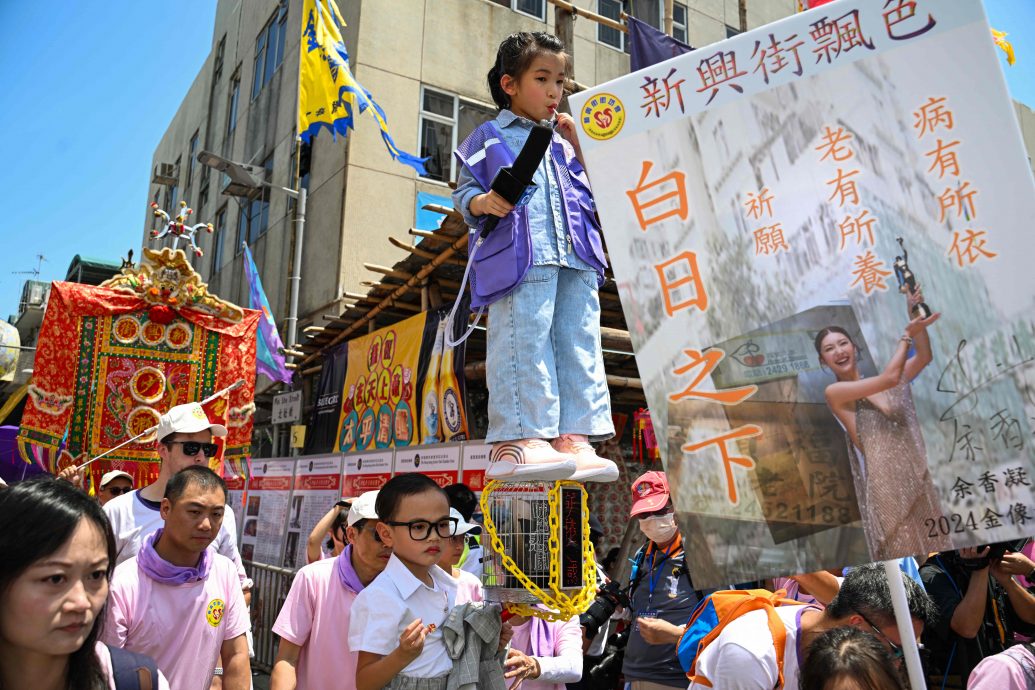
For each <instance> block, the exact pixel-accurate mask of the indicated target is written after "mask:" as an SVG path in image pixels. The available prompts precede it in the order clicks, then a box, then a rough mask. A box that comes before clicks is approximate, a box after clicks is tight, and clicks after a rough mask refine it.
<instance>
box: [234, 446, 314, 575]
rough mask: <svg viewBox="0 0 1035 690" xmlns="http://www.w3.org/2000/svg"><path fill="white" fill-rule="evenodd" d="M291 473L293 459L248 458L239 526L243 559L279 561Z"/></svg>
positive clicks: (282, 545) (281, 553) (290, 485)
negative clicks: (249, 468) (248, 474)
mask: <svg viewBox="0 0 1035 690" xmlns="http://www.w3.org/2000/svg"><path fill="white" fill-rule="evenodd" d="M294 474H295V461H294V459H289V458H284V459H256V460H255V461H253V462H252V474H251V477H249V479H248V500H247V502H246V503H245V511H244V527H243V528H242V529H241V558H243V559H244V560H246V561H258V562H259V563H268V564H271V565H280V564H281V559H282V558H283V554H284V542H285V536H284V534H285V530H284V528H285V527H286V526H287V517H288V503H289V501H290V498H291V487H292V485H293V483H294V482H293V479H294ZM306 536H308V534H307V535H306ZM296 539H297V537H296Z"/></svg>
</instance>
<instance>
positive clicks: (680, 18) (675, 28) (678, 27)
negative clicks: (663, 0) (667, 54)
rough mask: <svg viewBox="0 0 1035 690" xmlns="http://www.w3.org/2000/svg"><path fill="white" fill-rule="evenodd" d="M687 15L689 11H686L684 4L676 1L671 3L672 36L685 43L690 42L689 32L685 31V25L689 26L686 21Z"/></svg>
mask: <svg viewBox="0 0 1035 690" xmlns="http://www.w3.org/2000/svg"><path fill="white" fill-rule="evenodd" d="M688 16H689V13H688V12H687V9H686V5H681V4H679V3H678V2H676V3H673V4H672V38H674V39H676V40H677V41H682V42H683V43H687V44H689V43H690V41H689V36H690V34H688V33H687V27H688V26H689V24H688V22H687V17H688Z"/></svg>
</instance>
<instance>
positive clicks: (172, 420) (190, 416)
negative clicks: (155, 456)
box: [155, 402, 226, 441]
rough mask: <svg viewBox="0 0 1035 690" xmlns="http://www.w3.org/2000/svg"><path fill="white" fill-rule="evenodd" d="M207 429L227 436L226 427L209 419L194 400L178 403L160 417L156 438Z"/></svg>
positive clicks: (215, 433) (213, 433) (218, 434)
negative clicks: (182, 403) (184, 403)
mask: <svg viewBox="0 0 1035 690" xmlns="http://www.w3.org/2000/svg"><path fill="white" fill-rule="evenodd" d="M206 429H208V430H209V431H211V432H212V435H213V436H226V427H225V426H223V425H222V424H213V423H212V422H210V421H208V415H207V414H205V410H203V409H202V408H201V404H200V403H196V402H192V403H187V404H186V405H177V406H176V407H173V408H171V409H170V410H169V411H168V412H166V413H165V414H163V415H162V416H161V417H159V418H158V432H157V434H156V436H155V438H157V439H158V440H159V441H161V440H164V439H165V438H167V437H169V436H171V435H172V434H193V433H194V432H196V431H205V430H206Z"/></svg>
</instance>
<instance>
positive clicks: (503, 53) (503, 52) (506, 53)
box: [488, 31, 567, 110]
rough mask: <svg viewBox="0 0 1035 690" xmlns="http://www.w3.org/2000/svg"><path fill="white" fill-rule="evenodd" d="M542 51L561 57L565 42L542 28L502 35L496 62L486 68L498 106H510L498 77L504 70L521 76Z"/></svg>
mask: <svg viewBox="0 0 1035 690" xmlns="http://www.w3.org/2000/svg"><path fill="white" fill-rule="evenodd" d="M543 53H555V54H559V55H561V56H562V57H565V58H566V57H567V56H566V55H565V54H564V44H563V43H561V40H560V39H559V38H557V37H556V36H554V35H553V34H548V33H546V32H545V31H519V32H518V33H516V34H511V35H509V36H507V37H506V38H504V39H503V42H502V43H500V47H499V50H497V51H496V64H495V65H493V66H492V69H490V70H489V75H488V81H489V93H490V94H492V100H493V101H494V102H495V103H496V107H498V108H499V109H500V110H503V109H504V108H509V107H510V96H508V95H507V93H506V92H505V91H504V90H503V87H502V86H500V79H502V78H503V75H505V74H507V75H510V76H511V77H513V78H514V79H520V78H521V75H522V74H524V73H525V72H526V71H527V70H528V68H529V66H530V65H531V64H532V60H534V59H535V58H536V56H538V55H541V54H543Z"/></svg>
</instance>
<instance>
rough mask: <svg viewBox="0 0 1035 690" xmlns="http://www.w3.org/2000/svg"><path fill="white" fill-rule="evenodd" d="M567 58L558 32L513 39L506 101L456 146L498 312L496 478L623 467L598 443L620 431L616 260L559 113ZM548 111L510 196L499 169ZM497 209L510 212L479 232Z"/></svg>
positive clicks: (475, 278)
mask: <svg viewBox="0 0 1035 690" xmlns="http://www.w3.org/2000/svg"><path fill="white" fill-rule="evenodd" d="M566 60H567V56H566V55H565V53H564V46H563V45H562V44H561V42H560V41H559V40H558V39H557V38H556V37H555V36H552V35H550V34H547V33H543V32H531V33H530V32H521V33H516V34H512V35H510V36H508V37H507V38H506V39H504V41H503V43H501V44H500V47H499V50H498V52H497V54H496V64H495V65H494V66H493V68H492V69H491V70H489V74H488V81H489V91H490V92H491V93H492V99H493V100H494V101H495V102H496V105H497V106H498V107H499V114H498V115H497V116H496V118H495V119H494V120H491V121H489V122H486V123H484V124H482V125H481V126H480V127H478V128H477V129H476V130H475V131H474V132H472V133H471V135H470V136H469V137H468V138H467V139H466V140H465V141H464V142H463V144H461V145H460V146H459V147H458V149H457V150H456V152H455V154H454V155H456V157H457V160H458V162H459V163H460V164H461V166H462V167H461V171H460V176H459V179H458V180H457V188H456V191H455V192H454V193H453V204H454V206H456V208H457V209H458V210H459V211H460V212H461V213H462V214H463V215H464V218H465V220H466V221H467V224H468V225H469V226H470V227H471V240H470V249H471V250H472V252H473V264H472V266H471V274H472V278H471V306H472V307H482V306H486V305H488V311H489V328H488V342H487V352H486V383H487V385H488V389H489V406H488V407H489V430H488V434H487V435H486V441H488V442H489V443H492V451H491V453H490V456H489V459H490V464H489V468H488V470H487V472H486V478H487V479H509V480H542V481H553V480H558V479H569V478H570V479H574V480H576V481H614V480H615V479H617V478H618V468H617V466H616V465H615V464H614V463H613V462H611V461H610V460H606V459H604V458H600V457H598V456H597V455H596V453H595V452H594V451H593V447H592V446H591V445H590V443H589V442H590V441H594V442H597V441H603V440H606V439H608V438H610V437H611V436H613V435H614V426H613V424H612V421H611V403H610V398H609V396H608V390H607V379H606V377H605V374H604V360H603V355H602V354H601V349H600V298H599V295H598V294H597V288H598V286H599V285H600V283H601V282H603V278H604V268H605V266H606V262H605V259H604V249H603V245H602V241H601V236H600V226H599V224H598V223H597V219H596V215H595V204H594V203H593V195H592V192H591V191H590V188H589V180H588V178H587V177H586V172H585V170H584V168H583V164H582V151H581V148H580V147H579V141H578V137H577V136H576V133H575V121H574V120H573V119H572V118H571V116H569V115H566V114H564V113H559V112H557V107H558V104H559V103H560V100H561V98H562V97H563V96H564V84H565V64H566ZM543 120H546V121H549V122H550V124H551V125H552V126H553V127H554V134H553V139H552V141H551V143H550V146H549V148H548V149H547V151H546V156H545V157H544V158H543V161H542V162H541V163H540V164H539V168H538V169H537V170H536V172H535V175H534V177H533V182H534V183H535V187H534V191H533V192H532V194H531V196H528V195H527V194H526V197H525V198H526V199H527V201H526V202H525V203H523V204H519V205H518V206H516V207H515V206H512V205H511V204H510V203H508V202H507V201H506V200H505V199H504V198H503V197H502V196H500V195H498V194H497V193H496V192H494V191H491V187H492V180H493V178H494V177H495V175H496V173H497V171H498V170H499V169H500V168H502V167H507V166H510V165H511V164H512V163H513V162H514V159H515V158H516V157H517V154H518V153H519V152H520V151H521V148H522V146H523V145H524V143H525V140H526V139H527V138H528V136H529V133H530V132H531V130H532V127H533V124H535V123H539V122H541V121H543ZM491 216H496V217H498V218H499V219H500V220H499V224H498V225H497V226H496V227H495V229H493V230H492V231H491V232H490V233H489V234H488V236H487V237H486V238H485V239H484V240H483V241H482V240H478V236H479V234H478V233H479V232H480V231H481V229H482V226H483V224H484V223H485V222H486V220H487V219H488V218H489V217H491ZM476 245H477V248H476Z"/></svg>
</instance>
